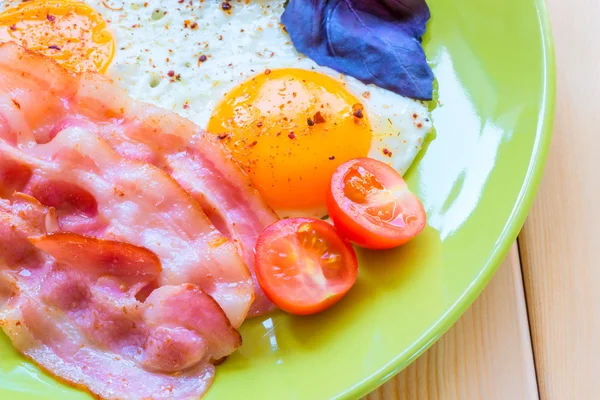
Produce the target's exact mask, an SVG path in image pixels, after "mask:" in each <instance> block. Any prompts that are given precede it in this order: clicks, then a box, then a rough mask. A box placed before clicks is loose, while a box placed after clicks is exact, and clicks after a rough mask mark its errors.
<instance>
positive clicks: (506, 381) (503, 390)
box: [366, 244, 538, 400]
mask: <svg viewBox="0 0 600 400" xmlns="http://www.w3.org/2000/svg"><path fill="white" fill-rule="evenodd" d="M537 398H538V394H537V385H536V379H535V369H534V364H533V355H532V352H531V342H530V336H529V326H528V321H527V310H526V305H525V297H524V293H523V281H522V276H521V267H520V263H519V254H518V249H517V246H516V244H515V245H514V246H513V248H512V249H511V252H510V254H509V256H508V257H507V259H506V261H505V262H504V263H503V264H502V266H501V267H500V269H499V271H498V272H497V274H496V276H494V278H493V280H492V282H491V283H490V285H489V286H488V287H487V288H486V289H485V290H484V292H483V293H482V295H481V296H480V297H479V298H478V299H477V300H476V301H475V303H474V304H473V306H472V307H471V308H470V309H469V310H468V311H467V312H466V313H465V314H464V315H463V316H462V317H461V319H460V320H459V321H458V322H457V323H456V325H454V326H453V327H452V328H451V329H450V330H449V331H448V333H446V335H444V336H443V337H442V338H441V339H440V340H439V341H438V342H437V343H436V344H434V345H433V346H432V347H431V349H429V350H428V351H427V352H426V353H425V354H423V355H422V356H421V357H420V358H419V359H417V361H415V362H414V363H413V364H412V365H410V366H409V367H408V368H406V369H405V370H404V371H402V372H401V373H400V374H399V375H397V376H396V377H394V378H393V379H392V380H391V381H389V382H388V383H386V384H385V385H383V386H382V387H380V388H379V390H377V391H375V392H373V393H371V394H370V395H369V396H368V397H367V398H366V399H367V400H398V399H403V400H418V399H424V400H438V399H439V400H454V399H468V400H471V399H472V400H479V399H486V400H495V399H498V400H508V399H510V400H532V399H537Z"/></svg>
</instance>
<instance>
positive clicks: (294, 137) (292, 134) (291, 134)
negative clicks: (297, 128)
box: [288, 132, 296, 139]
mask: <svg viewBox="0 0 600 400" xmlns="http://www.w3.org/2000/svg"><path fill="white" fill-rule="evenodd" d="M288 137H289V138H290V139H296V134H295V133H294V132H290V133H288Z"/></svg>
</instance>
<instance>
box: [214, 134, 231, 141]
mask: <svg viewBox="0 0 600 400" xmlns="http://www.w3.org/2000/svg"><path fill="white" fill-rule="evenodd" d="M217 137H218V138H219V140H223V139H226V138H228V137H229V135H228V134H226V133H221V134H220V135H219V136H217Z"/></svg>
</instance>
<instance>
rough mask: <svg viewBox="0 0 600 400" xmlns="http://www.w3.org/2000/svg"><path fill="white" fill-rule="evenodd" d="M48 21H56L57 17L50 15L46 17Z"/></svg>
mask: <svg viewBox="0 0 600 400" xmlns="http://www.w3.org/2000/svg"><path fill="white" fill-rule="evenodd" d="M46 19H47V20H48V21H50V22H52V21H54V20H55V19H56V17H55V16H54V15H51V14H48V15H46Z"/></svg>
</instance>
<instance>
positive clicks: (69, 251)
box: [29, 233, 162, 280]
mask: <svg viewBox="0 0 600 400" xmlns="http://www.w3.org/2000/svg"><path fill="white" fill-rule="evenodd" d="M29 241H30V242H31V243H33V245H34V246H35V247H37V248H38V249H40V250H43V251H45V252H46V253H48V254H50V255H51V256H52V257H54V259H55V260H57V261H58V262H61V263H63V264H65V265H68V266H70V267H72V268H78V269H80V270H82V269H84V270H86V272H89V273H95V274H98V275H100V276H102V275H112V276H119V277H128V276H133V277H136V278H141V279H144V278H146V279H147V277H148V278H150V279H151V280H152V279H156V278H158V276H159V274H160V272H161V270H162V267H161V265H160V260H159V259H158V257H157V256H156V254H154V253H152V252H151V251H149V250H148V249H146V248H144V247H138V246H134V245H132V244H129V243H123V242H115V241H112V240H99V239H96V238H92V237H86V236H81V235H75V234H72V233H54V234H51V235H44V236H35V237H29Z"/></svg>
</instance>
